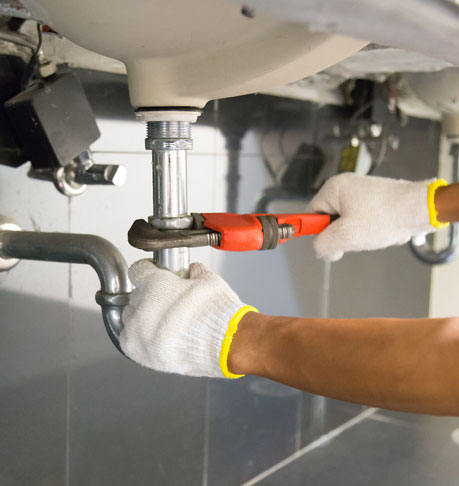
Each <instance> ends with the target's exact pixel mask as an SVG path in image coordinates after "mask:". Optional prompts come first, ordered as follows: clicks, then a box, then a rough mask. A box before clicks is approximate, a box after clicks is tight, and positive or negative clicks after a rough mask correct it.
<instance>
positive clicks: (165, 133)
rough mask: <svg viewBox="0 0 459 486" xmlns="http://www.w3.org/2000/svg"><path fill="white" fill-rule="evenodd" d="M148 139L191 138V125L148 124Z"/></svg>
mask: <svg viewBox="0 0 459 486" xmlns="http://www.w3.org/2000/svg"><path fill="white" fill-rule="evenodd" d="M147 138H149V139H158V138H168V139H171V138H178V139H180V138H185V139H187V138H191V124H190V123H189V122H180V121H178V122H177V121H153V122H147Z"/></svg>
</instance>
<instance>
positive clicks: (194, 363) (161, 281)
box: [120, 260, 244, 377]
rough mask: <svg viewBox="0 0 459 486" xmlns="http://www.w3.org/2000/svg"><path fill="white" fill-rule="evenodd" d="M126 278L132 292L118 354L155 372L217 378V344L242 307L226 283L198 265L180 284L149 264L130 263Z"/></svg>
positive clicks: (220, 373) (177, 280)
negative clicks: (121, 352)
mask: <svg viewBox="0 0 459 486" xmlns="http://www.w3.org/2000/svg"><path fill="white" fill-rule="evenodd" d="M129 278H130V279H131V282H132V283H133V284H134V285H135V287H136V288H135V290H134V291H133V293H132V297H131V304H130V305H129V306H127V307H126V309H125V310H124V312H123V321H124V325H125V327H124V329H123V331H122V333H121V336H120V344H121V348H122V350H123V352H124V353H125V354H126V355H127V356H128V357H130V358H131V359H132V360H134V361H136V362H137V363H139V364H141V365H142V366H145V367H148V368H153V369H155V370H157V371H163V372H168V373H179V374H183V375H190V376H213V377H223V374H222V372H221V369H220V364H219V357H220V350H221V346H222V341H223V338H224V336H225V332H226V330H227V328H228V324H229V322H230V320H231V318H232V317H233V315H234V314H235V313H236V312H237V311H238V310H239V309H240V308H241V307H243V305H244V304H243V303H242V302H241V301H240V300H239V297H238V296H237V295H236V294H235V293H234V292H233V291H232V290H231V289H230V287H229V286H228V285H227V284H226V282H225V281H224V280H223V279H222V278H221V277H219V276H218V275H216V274H215V273H213V272H211V271H209V270H208V269H207V268H206V267H205V266H204V265H202V264H200V263H193V264H192V265H191V266H190V278H189V279H181V278H180V277H178V276H177V275H175V274H173V273H171V272H169V271H167V270H161V269H159V268H157V267H156V266H155V265H154V264H153V263H152V262H151V260H140V261H139V262H137V263H134V265H132V267H131V268H130V269H129Z"/></svg>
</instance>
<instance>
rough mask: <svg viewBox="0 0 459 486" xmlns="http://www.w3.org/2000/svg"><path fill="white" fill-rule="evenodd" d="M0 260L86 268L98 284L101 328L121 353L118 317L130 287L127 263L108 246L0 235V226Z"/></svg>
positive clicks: (94, 239) (63, 236)
mask: <svg viewBox="0 0 459 486" xmlns="http://www.w3.org/2000/svg"><path fill="white" fill-rule="evenodd" d="M0 223H1V221H0ZM0 258H3V259H9V258H13V259H20V260H39V261H49V262H62V263H82V264H87V265H90V266H91V267H92V268H93V269H94V270H95V271H96V273H97V276H98V277H99V281H100V286H101V289H100V290H99V291H98V292H97V293H96V302H97V303H98V304H99V305H100V306H101V308H102V316H103V320H104V324H105V328H106V330H107V333H108V335H109V337H110V339H111V341H112V343H113V344H114V345H115V347H116V348H117V349H118V350H119V351H120V352H121V353H122V350H121V348H120V344H119V336H120V333H121V331H122V329H123V320H122V313H123V309H124V307H125V306H126V305H127V304H129V300H130V293H131V291H132V286H131V283H130V281H129V278H128V266H127V263H126V261H125V260H124V258H123V256H122V255H121V253H120V252H119V251H118V249H117V248H116V247H115V246H114V245H113V244H112V243H110V242H109V241H107V240H106V239H104V238H101V237H99V236H95V235H85V234H71V233H41V232H34V231H4V230H3V231H2V225H1V224H0ZM123 354H124V353H123Z"/></svg>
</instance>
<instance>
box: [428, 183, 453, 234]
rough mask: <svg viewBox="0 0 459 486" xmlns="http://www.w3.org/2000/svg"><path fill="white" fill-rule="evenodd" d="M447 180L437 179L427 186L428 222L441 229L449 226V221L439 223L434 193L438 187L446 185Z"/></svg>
mask: <svg viewBox="0 0 459 486" xmlns="http://www.w3.org/2000/svg"><path fill="white" fill-rule="evenodd" d="M447 185H448V184H447V182H446V181H445V180H444V179H438V180H436V181H434V182H432V183H431V184H429V187H428V188H427V210H428V211H429V220H430V224H431V225H432V226H433V227H434V228H438V229H443V228H447V227H448V226H449V223H440V221H438V219H437V216H438V211H437V210H436V208H435V193H436V192H437V189H438V188H439V187H443V186H447Z"/></svg>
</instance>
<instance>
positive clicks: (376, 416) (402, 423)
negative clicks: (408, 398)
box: [371, 413, 416, 429]
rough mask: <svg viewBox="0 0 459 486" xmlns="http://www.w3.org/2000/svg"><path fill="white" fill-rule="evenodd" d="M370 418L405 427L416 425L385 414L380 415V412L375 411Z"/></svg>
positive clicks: (410, 427)
mask: <svg viewBox="0 0 459 486" xmlns="http://www.w3.org/2000/svg"><path fill="white" fill-rule="evenodd" d="M371 420H374V421H375V422H383V423H385V424H391V425H398V426H399V427H405V428H408V429H413V428H416V425H413V424H410V423H408V422H405V421H404V420H401V419H397V418H393V417H388V416H387V415H382V414H380V413H375V414H374V415H373V416H372V417H371Z"/></svg>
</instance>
